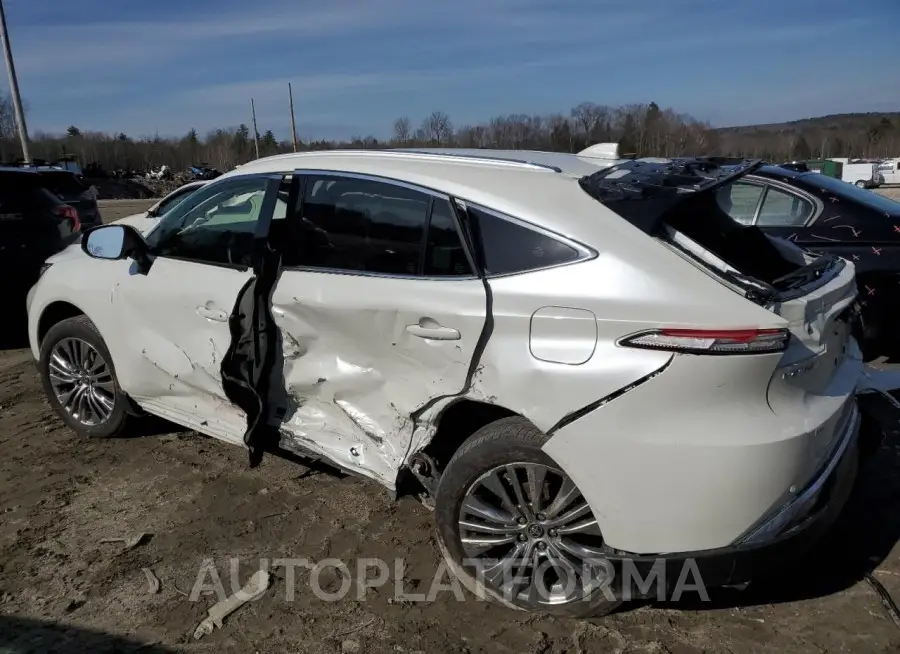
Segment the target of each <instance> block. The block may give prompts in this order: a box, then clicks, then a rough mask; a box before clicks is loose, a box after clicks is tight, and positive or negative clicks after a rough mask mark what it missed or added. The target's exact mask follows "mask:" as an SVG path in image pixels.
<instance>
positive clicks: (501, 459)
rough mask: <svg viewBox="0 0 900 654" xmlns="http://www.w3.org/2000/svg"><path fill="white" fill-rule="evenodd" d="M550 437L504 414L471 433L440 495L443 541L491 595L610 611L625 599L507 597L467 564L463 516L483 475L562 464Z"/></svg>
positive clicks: (478, 590) (462, 573)
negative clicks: (552, 453) (549, 448)
mask: <svg viewBox="0 0 900 654" xmlns="http://www.w3.org/2000/svg"><path fill="white" fill-rule="evenodd" d="M548 438H549V437H548V436H547V435H546V434H544V433H543V432H542V431H541V430H539V429H538V428H537V427H535V426H534V425H533V424H532V423H531V422H530V421H528V420H526V419H525V418H521V417H518V416H514V417H509V418H502V419H500V420H497V421H495V422H492V423H490V424H488V425H485V426H484V427H482V428H481V429H479V430H478V431H476V432H475V433H474V434H472V436H470V437H469V438H468V439H467V440H466V441H465V442H464V443H463V444H462V446H461V447H460V448H459V449H458V450H457V451H456V453H455V454H454V455H453V458H451V459H450V462H449V463H448V464H447V467H446V468H445V470H444V472H443V474H442V475H441V480H440V485H439V487H438V491H437V497H436V498H435V511H434V516H435V522H436V524H437V532H438V544H439V546H440V549H441V552H442V553H443V554H444V557H445V559H446V560H447V562H448V564H449V566H450V568H451V569H452V570H453V572H454V574H456V576H457V577H458V578H459V580H460V581H461V582H462V583H463V585H465V586H466V588H468V589H469V590H470V591H471V592H473V593H474V594H476V595H477V596H479V597H488V598H490V599H492V600H494V601H496V602H499V603H500V604H503V605H504V606H507V607H509V608H513V609H518V610H526V611H540V612H544V613H549V614H552V615H558V616H563V617H570V618H586V617H597V616H601V615H606V614H608V613H610V612H612V611H614V610H615V609H616V608H617V607H618V606H619V605H620V604H621V603H622V602H621V601H619V600H618V599H615V600H611V599H610V596H609V595H610V590H606V592H605V593H604V592H603V591H597V592H595V593H593V594H590V595H588V596H587V597H586V598H584V599H579V600H577V601H571V602H569V603H566V604H559V605H548V604H541V605H540V606H536V605H534V604H530V605H529V604H527V603H522V602H519V601H517V600H516V599H515V598H512V599H510V598H508V597H503V596H502V594H500V593H498V592H496V591H494V590H493V589H492V588H490V587H489V585H487V584H484V583H482V581H480V580H479V579H477V577H476V574H474V572H473V569H472V568H469V567H467V566H466V565H464V560H465V558H466V554H465V552H464V549H463V543H462V540H461V534H460V527H459V516H460V509H461V507H462V504H463V501H464V500H465V498H466V494H467V493H468V491H469V489H470V487H471V486H472V485H473V484H474V483H475V482H476V481H477V480H478V479H479V478H481V476H482V475H484V474H486V473H487V472H489V471H490V470H492V469H493V468H496V467H497V466H502V465H504V464H510V463H513V462H516V463H533V464H541V465H545V466H548V467H551V468H556V469H559V466H558V465H557V464H556V463H555V462H554V461H553V459H551V458H550V457H549V456H548V455H547V454H546V453H545V452H544V451H543V450H542V449H541V448H542V446H543V445H544V443H546V442H547V440H548Z"/></svg>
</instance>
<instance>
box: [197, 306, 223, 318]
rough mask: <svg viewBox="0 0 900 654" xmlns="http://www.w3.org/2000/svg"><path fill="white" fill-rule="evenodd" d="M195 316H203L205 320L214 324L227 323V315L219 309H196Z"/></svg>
mask: <svg viewBox="0 0 900 654" xmlns="http://www.w3.org/2000/svg"><path fill="white" fill-rule="evenodd" d="M197 314H198V315H201V316H203V317H204V318H206V319H207V320H215V321H216V322H228V314H227V313H225V312H224V311H222V310H221V309H211V308H209V307H197Z"/></svg>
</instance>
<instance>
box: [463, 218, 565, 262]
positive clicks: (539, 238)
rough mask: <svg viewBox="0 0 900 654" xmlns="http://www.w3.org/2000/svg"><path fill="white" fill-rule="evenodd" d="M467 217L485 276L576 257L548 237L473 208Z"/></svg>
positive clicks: (563, 245)
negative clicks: (476, 237)
mask: <svg viewBox="0 0 900 654" xmlns="http://www.w3.org/2000/svg"><path fill="white" fill-rule="evenodd" d="M468 214H469V218H470V220H471V222H472V228H473V229H474V230H475V232H476V234H480V236H481V242H482V243H483V244H484V258H485V261H484V264H485V273H487V274H489V275H504V274H509V273H518V272H524V271H526V270H537V269H538V268H547V267H548V266H556V265H559V264H562V263H568V262H570V261H574V260H575V259H577V258H578V250H576V249H575V248H573V247H571V246H569V245H566V244H565V243H562V242H560V241H558V240H556V239H555V238H553V237H551V236H547V235H546V234H542V233H541V232H538V231H535V230H533V229H529V228H528V227H525V226H523V225H519V224H517V223H514V222H512V221H510V220H506V219H504V218H501V217H500V216H497V215H494V214H493V213H488V212H487V211H484V210H482V209H478V208H477V207H472V206H469V207H468Z"/></svg>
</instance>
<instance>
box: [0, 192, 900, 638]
mask: <svg viewBox="0 0 900 654" xmlns="http://www.w3.org/2000/svg"><path fill="white" fill-rule="evenodd" d="M148 204H149V203H148V202H143V203H139V202H126V201H117V202H104V203H102V204H101V207H102V209H101V210H102V211H103V214H104V218H105V219H107V220H111V219H114V218H116V217H120V216H122V215H126V214H128V213H133V212H134V211H139V210H140V209H141V208H145V207H146V206H148ZM898 509H900V438H898V436H897V435H896V434H895V435H892V437H891V438H890V439H889V441H888V443H887V444H886V445H885V446H884V447H883V448H882V450H881V451H880V452H879V455H878V457H877V458H876V459H875V460H874V461H873V462H872V463H871V464H870V465H869V466H868V467H867V468H866V469H865V470H864V471H863V472H862V476H861V480H860V483H859V486H858V488H857V492H856V494H855V496H854V499H853V500H852V504H851V507H850V509H849V510H848V511H847V512H846V513H845V515H844V517H843V519H842V520H841V522H840V523H839V524H838V525H837V527H836V528H835V529H834V531H833V533H832V534H831V535H830V536H829V537H828V538H827V539H826V540H825V541H824V542H823V543H822V544H821V546H820V547H818V548H817V550H816V551H815V552H812V553H811V554H810V555H809V556H807V557H805V558H804V559H803V560H802V561H799V562H796V563H793V564H792V565H791V566H789V567H788V568H787V569H786V570H785V571H782V572H781V573H779V574H777V575H773V577H772V578H771V579H764V580H760V581H759V582H756V583H754V584H753V585H751V586H750V587H749V588H747V589H746V590H744V591H736V590H722V591H718V592H713V593H712V594H711V601H710V602H708V603H706V602H700V601H699V600H697V599H696V595H693V596H690V595H689V596H687V597H688V598H689V599H686V600H683V601H682V602H680V603H677V604H671V603H670V604H661V605H652V604H640V605H633V606H628V607H627V608H626V609H625V610H623V611H621V612H619V613H618V614H615V615H612V616H609V617H606V618H604V619H600V620H595V621H591V622H575V621H567V620H562V619H556V618H546V617H527V616H526V615H525V614H522V613H517V612H513V611H510V610H507V609H504V608H500V607H498V606H496V605H493V604H487V603H484V602H480V601H478V600H476V599H475V598H474V597H473V596H471V595H469V594H466V595H465V596H464V598H465V601H457V599H456V598H455V595H454V594H453V593H452V592H442V593H439V594H438V595H437V599H436V600H435V601H432V602H420V601H411V600H409V599H404V598H403V597H399V598H398V597H395V595H396V593H395V584H397V583H398V579H400V580H401V582H400V583H402V584H403V588H404V589H405V590H406V592H408V593H412V592H426V591H427V589H428V588H429V587H430V585H431V581H432V578H433V577H434V574H435V572H436V571H437V570H438V567H439V562H440V555H439V553H438V550H437V545H436V542H435V538H434V535H433V531H432V523H431V516H430V514H429V513H428V511H427V510H425V509H424V508H423V507H422V506H420V505H419V504H418V503H416V502H415V501H413V500H407V499H404V500H401V501H399V502H397V503H393V502H392V501H391V500H390V499H389V497H388V496H387V494H386V493H385V492H384V491H383V489H381V487H379V486H377V485H375V484H374V483H370V482H366V481H362V480H358V479H355V478H351V477H340V476H337V475H335V474H331V473H327V472H323V471H321V470H316V469H310V468H307V467H304V466H302V465H299V464H297V463H293V462H290V461H286V460H283V459H278V458H274V457H267V458H265V459H264V460H263V463H262V465H261V466H260V467H258V468H256V469H249V468H248V466H247V459H246V455H245V452H244V451H243V450H241V449H238V448H234V447H230V446H228V445H224V444H221V443H218V442H216V441H213V440H211V439H208V438H205V437H203V436H199V435H197V434H195V433H191V432H184V431H180V430H178V429H177V428H175V427H173V426H171V425H166V424H162V423H156V422H150V423H148V424H147V425H146V427H145V428H144V429H143V430H142V433H141V434H136V435H135V436H134V437H130V438H123V439H116V440H110V441H88V440H85V439H82V438H79V437H77V436H76V435H75V434H74V433H73V432H72V431H70V430H69V429H67V428H65V427H64V426H63V425H62V424H61V423H60V422H59V421H58V420H57V419H56V418H55V417H54V415H53V414H52V412H51V410H50V408H49V406H48V405H47V404H46V403H45V402H44V399H43V394H42V392H41V388H40V384H39V381H38V377H37V375H36V373H35V370H34V366H33V362H32V360H31V356H30V353H29V351H28V350H26V349H23V348H22V344H21V343H20V342H15V341H13V342H8V343H6V347H5V349H3V350H2V351H0V516H2V518H0V520H2V523H0V524H2V527H0V652H7V651H10V652H25V651H29V652H30V651H33V652H104V651H110V652H111V651H116V652H121V651H142V652H175V651H184V652H254V651H256V652H263V651H264V652H271V653H273V654H274V653H280V652H291V653H298V652H310V653H313V652H315V653H318V652H341V653H342V654H345V653H352V652H373V653H380V652H392V653H393V652H396V653H401V652H402V653H407V654H412V653H414V652H421V653H426V652H427V653H428V654H431V653H434V652H461V653H463V652H464V653H475V652H501V653H502V652H510V653H512V652H518V653H523V654H530V653H534V654H538V653H541V654H548V653H553V654H562V653H564V652H565V653H570V654H581V653H587V652H623V653H624V652H628V653H638V652H646V653H649V652H657V653H665V652H669V653H672V654H675V653H678V654H682V653H683V654H687V653H693V652H734V653H745V652H746V653H748V654H749V653H751V652H753V653H756V652H792V653H797V654H799V653H801V652H866V653H867V654H876V653H878V652H885V653H886V652H897V651H900V624H895V622H894V621H893V620H892V618H891V615H890V613H889V611H888V610H887V609H886V607H885V606H884V605H883V604H882V603H881V600H880V599H879V595H878V594H877V593H876V591H875V590H874V588H873V587H872V586H871V585H870V584H869V583H867V581H866V580H865V576H866V574H867V573H871V574H872V575H873V576H874V578H875V579H877V580H879V581H880V582H881V583H882V584H883V586H884V588H885V589H886V590H887V591H888V592H889V593H891V594H892V595H893V596H894V597H895V598H897V599H900V548H898V547H897V546H896V541H897V539H898V536H900V510H898ZM141 532H145V533H147V534H148V536H147V537H145V538H144V540H143V541H141V543H140V544H138V545H137V546H135V547H133V548H131V549H128V548H126V547H125V545H123V544H122V543H103V542H102V539H104V538H114V537H124V538H130V537H132V536H135V535H137V534H140V533H141ZM288 557H297V558H306V559H308V560H309V561H310V562H313V563H314V562H317V561H322V560H323V559H326V558H329V557H331V558H335V559H339V560H340V561H343V562H344V563H346V564H347V565H348V566H349V568H350V570H351V571H355V570H356V569H357V564H358V562H359V560H360V559H363V558H367V557H373V558H376V557H377V558H381V559H384V560H386V561H388V562H389V565H390V581H389V582H388V584H386V585H384V586H381V587H379V588H375V589H369V590H368V592H367V593H366V594H365V596H364V597H363V599H362V600H360V599H358V592H357V591H358V587H357V586H356V584H355V583H354V584H353V587H352V590H351V591H350V592H349V593H348V594H347V595H346V596H345V597H344V598H343V599H340V600H339V601H335V602H327V601H324V600H322V599H317V598H316V597H315V596H314V594H313V592H312V590H311V587H312V586H311V584H312V580H311V578H310V577H311V573H310V572H308V571H305V570H303V569H298V570H297V578H296V584H295V593H294V595H293V598H292V599H293V601H287V595H288V593H287V588H288V586H289V580H288V579H287V578H286V573H285V570H284V568H277V567H274V568H272V572H273V576H274V581H273V583H272V585H271V587H270V588H269V590H268V591H267V592H266V594H265V595H264V596H263V597H262V598H261V599H259V600H257V601H254V602H252V603H250V604H248V605H247V606H245V607H243V608H242V609H240V610H238V611H237V612H236V613H234V614H233V615H232V616H231V617H230V618H228V619H227V620H226V621H225V624H224V627H223V628H222V629H220V630H216V631H215V632H214V633H212V634H211V635H208V636H205V637H204V638H203V639H202V640H199V641H195V640H193V637H192V634H193V631H194V628H195V627H196V626H197V624H198V623H199V622H200V621H201V620H202V619H203V618H204V617H205V613H206V609H207V608H208V607H209V606H210V605H212V604H213V603H214V602H215V601H216V598H215V597H214V596H210V595H204V596H200V597H199V598H198V599H197V600H196V601H191V598H190V597H187V596H185V594H190V593H191V592H192V589H193V587H194V585H195V582H197V580H198V576H199V577H200V578H201V579H202V580H206V581H209V580H210V579H211V578H210V577H209V576H203V575H201V574H200V571H201V565H202V564H203V562H204V560H206V559H212V561H213V562H214V564H215V566H216V570H217V571H218V573H219V575H220V577H221V581H222V583H223V585H224V587H225V589H226V592H229V593H230V592H231V583H230V580H229V561H230V560H231V559H232V558H236V559H237V560H238V561H239V570H238V572H239V574H238V576H239V580H240V583H244V581H245V580H246V579H247V577H248V576H249V575H250V574H251V573H252V572H253V571H254V570H255V569H257V568H258V567H259V566H260V560H261V559H270V560H271V559H275V558H288ZM396 559H402V560H403V568H402V569H401V570H400V574H397V570H396V569H395V568H394V561H395V560H396ZM145 569H149V570H150V571H152V574H153V575H154V576H155V577H156V578H157V579H158V580H159V581H160V588H159V591H158V592H157V593H151V592H149V588H150V582H148V578H147V576H146V573H145ZM373 574H374V573H373ZM370 576H371V575H370ZM444 581H445V582H447V579H446V578H445V579H444ZM447 583H448V584H449V582H447ZM318 586H319V587H321V588H323V589H324V590H326V591H336V590H338V588H339V587H340V577H338V576H337V575H336V574H335V573H334V570H333V569H331V570H326V571H325V572H323V573H322V575H321V577H319V578H318Z"/></svg>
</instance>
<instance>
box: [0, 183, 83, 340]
mask: <svg viewBox="0 0 900 654" xmlns="http://www.w3.org/2000/svg"><path fill="white" fill-rule="evenodd" d="M79 235H80V223H79V220H78V214H77V212H76V211H75V209H73V208H72V207H71V206H69V205H67V204H64V203H63V202H62V200H60V199H59V198H58V197H57V196H55V195H54V194H52V193H50V192H49V191H48V190H47V189H46V188H45V186H44V180H43V178H42V177H41V176H40V175H38V173H36V172H33V171H29V170H23V169H20V168H4V167H0V278H2V279H3V293H4V298H3V299H4V302H5V303H6V306H7V307H8V310H6V311H4V327H7V326H9V322H11V321H10V320H9V318H12V319H14V320H18V321H19V322H20V323H21V322H23V319H24V309H25V302H24V299H25V293H26V292H27V290H28V289H29V288H30V287H31V285H32V284H34V283H35V282H36V281H37V279H38V276H39V275H40V272H41V267H42V265H43V263H44V260H45V259H46V258H47V257H49V256H51V255H53V254H55V253H57V252H59V251H61V250H62V249H64V248H65V247H66V246H68V245H70V244H71V243H74V242H75V241H76V240H77V239H78V237H79ZM15 327H21V325H15V326H14V328H15Z"/></svg>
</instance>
